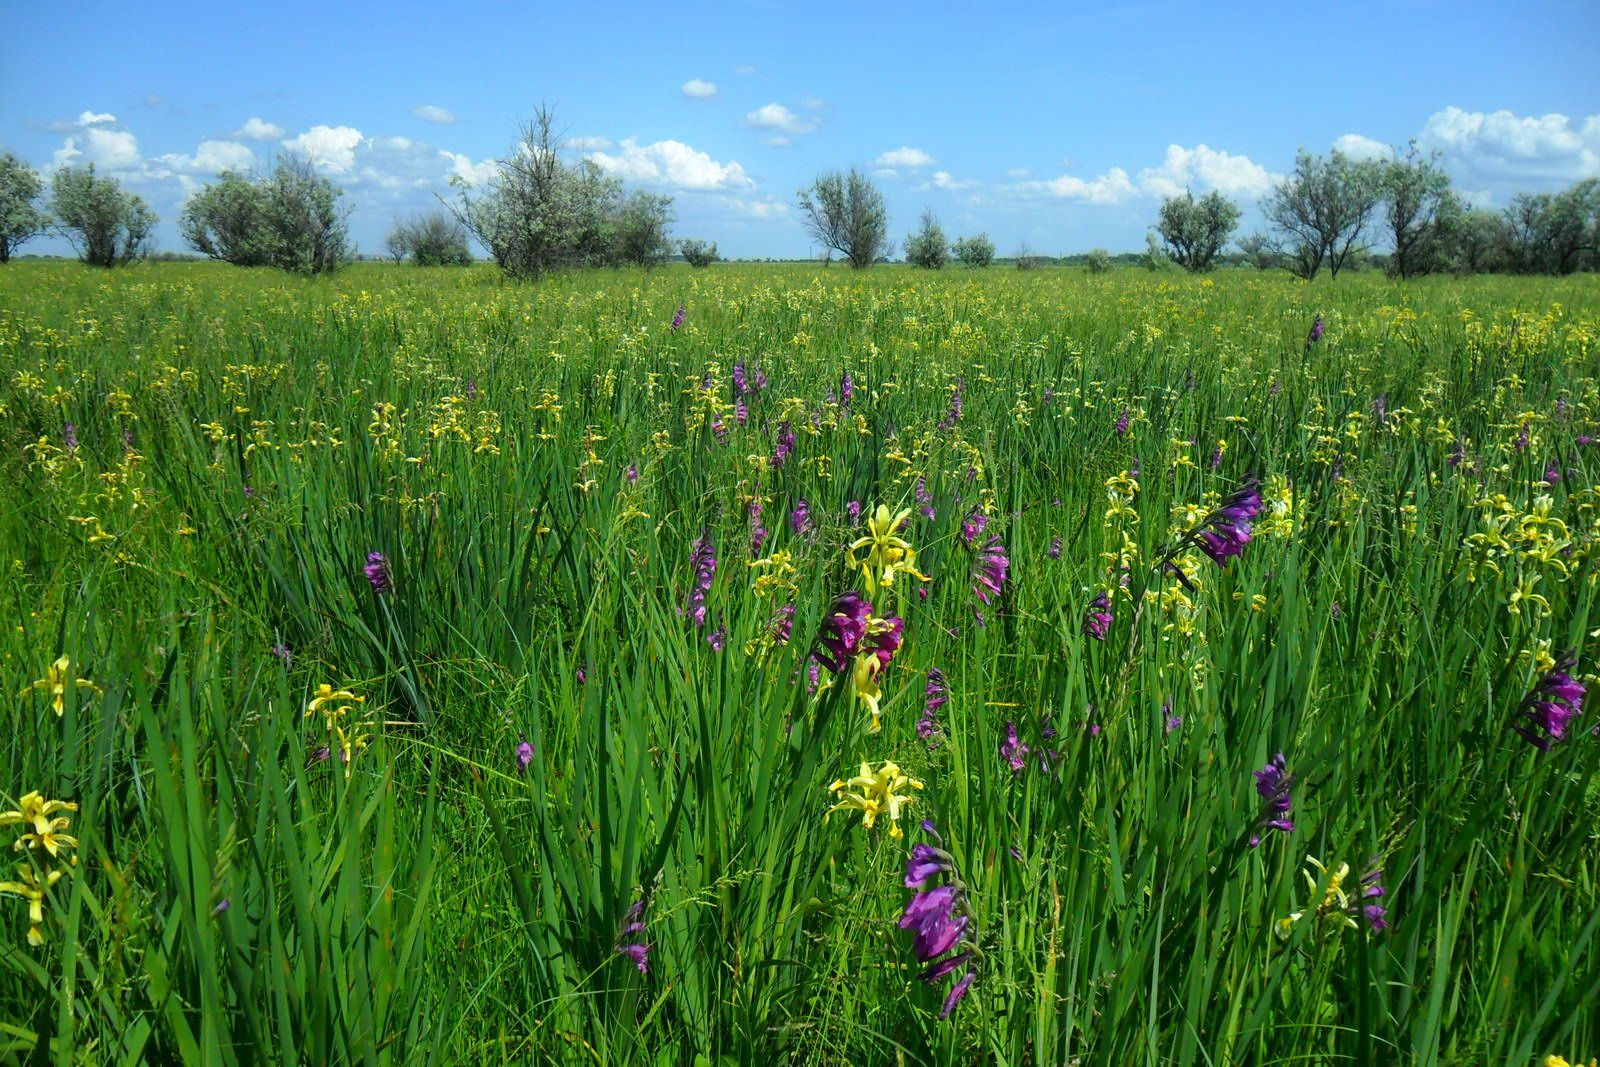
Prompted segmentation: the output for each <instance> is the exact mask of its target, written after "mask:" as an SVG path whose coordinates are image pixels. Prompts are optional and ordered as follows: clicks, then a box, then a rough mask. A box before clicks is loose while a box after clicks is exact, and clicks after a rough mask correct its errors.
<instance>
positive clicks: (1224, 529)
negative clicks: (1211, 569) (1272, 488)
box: [1188, 477, 1261, 567]
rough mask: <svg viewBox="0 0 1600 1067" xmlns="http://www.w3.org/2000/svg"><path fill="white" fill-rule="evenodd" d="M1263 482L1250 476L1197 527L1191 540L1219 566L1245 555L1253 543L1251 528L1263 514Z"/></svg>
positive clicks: (1190, 536) (1190, 535) (1192, 533)
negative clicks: (1246, 549) (1260, 487)
mask: <svg viewBox="0 0 1600 1067" xmlns="http://www.w3.org/2000/svg"><path fill="white" fill-rule="evenodd" d="M1259 485H1260V483H1259V482H1258V481H1257V480H1256V479H1255V478H1254V477H1250V478H1247V479H1246V480H1245V483H1244V484H1243V485H1241V486H1240V487H1239V488H1238V489H1236V490H1234V491H1233V493H1232V494H1231V495H1230V496H1229V497H1228V499H1226V500H1224V501H1223V502H1222V506H1221V507H1219V508H1217V509H1216V510H1215V511H1213V512H1212V513H1211V514H1209V515H1207V516H1206V517H1205V518H1204V519H1202V520H1200V525H1198V526H1196V527H1195V528H1194V530H1193V532H1191V533H1190V534H1189V538H1188V540H1189V541H1190V542H1191V543H1193V545H1194V546H1195V547H1196V548H1198V549H1199V550H1200V551H1202V552H1204V553H1205V554H1206V555H1207V556H1210V557H1211V560H1212V562H1214V563H1216V564H1217V566H1219V567H1220V566H1224V565H1225V564H1226V562H1227V560H1228V559H1229V558H1230V557H1233V556H1238V555H1242V554H1243V553H1244V546H1245V545H1247V544H1249V543H1250V527H1251V524H1252V523H1254V522H1255V519H1256V516H1257V515H1259V514H1260V513H1261V492H1260V489H1259Z"/></svg>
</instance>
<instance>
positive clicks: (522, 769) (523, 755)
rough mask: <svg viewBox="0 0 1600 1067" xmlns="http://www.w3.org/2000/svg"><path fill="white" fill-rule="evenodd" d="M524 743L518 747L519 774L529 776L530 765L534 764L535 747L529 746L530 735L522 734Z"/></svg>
mask: <svg viewBox="0 0 1600 1067" xmlns="http://www.w3.org/2000/svg"><path fill="white" fill-rule="evenodd" d="M521 737H522V741H521V743H520V744H518V745H517V773H518V774H527V773H528V764H530V763H532V762H533V746H532V745H530V744H528V735H527V734H522V735H521Z"/></svg>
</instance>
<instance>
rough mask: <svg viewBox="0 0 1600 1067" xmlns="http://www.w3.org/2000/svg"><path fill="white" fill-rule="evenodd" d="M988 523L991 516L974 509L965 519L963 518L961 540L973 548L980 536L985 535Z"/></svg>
mask: <svg viewBox="0 0 1600 1067" xmlns="http://www.w3.org/2000/svg"><path fill="white" fill-rule="evenodd" d="M987 525H989V516H987V515H985V514H984V513H983V512H981V511H977V510H974V511H973V512H972V513H971V514H970V515H968V516H967V517H966V518H965V519H962V520H961V540H963V541H965V542H966V543H967V547H968V548H971V547H972V545H973V544H974V543H975V542H976V541H977V540H978V538H980V537H982V536H983V528H984V527H985V526H987Z"/></svg>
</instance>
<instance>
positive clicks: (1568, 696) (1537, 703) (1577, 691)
mask: <svg viewBox="0 0 1600 1067" xmlns="http://www.w3.org/2000/svg"><path fill="white" fill-rule="evenodd" d="M1576 664H1577V659H1576V658H1575V657H1574V656H1572V655H1571V654H1570V653H1569V654H1568V655H1567V656H1566V657H1565V658H1563V659H1562V660H1561V661H1560V662H1559V663H1557V664H1556V665H1555V666H1554V667H1553V668H1551V669H1550V670H1548V671H1546V672H1545V673H1544V674H1543V675H1542V676H1541V677H1540V678H1539V681H1538V683H1537V684H1535V685H1534V687H1533V690H1532V692H1530V693H1529V694H1528V695H1527V696H1525V697H1523V698H1522V703H1520V704H1518V705H1517V710H1516V713H1515V715H1514V717H1513V721H1512V723H1511V729H1513V730H1515V731H1516V732H1517V735H1518V736H1519V737H1521V738H1522V739H1523V740H1524V741H1526V742H1528V743H1529V744H1530V745H1532V746H1533V747H1535V748H1537V749H1539V750H1540V751H1541V752H1549V751H1550V749H1551V748H1553V747H1554V746H1555V744H1556V743H1557V742H1558V741H1560V740H1562V739H1563V738H1565V737H1566V735H1567V726H1568V725H1569V724H1570V723H1571V722H1572V720H1573V719H1575V718H1577V717H1578V716H1579V715H1582V714H1583V698H1584V696H1585V695H1586V691H1585V689H1584V687H1583V685H1582V683H1580V682H1578V681H1577V680H1576V679H1574V678H1573V677H1572V675H1571V674H1569V673H1568V672H1569V671H1571V670H1572V668H1573V667H1574V666H1575V665H1576ZM1517 719H1521V720H1523V722H1518V721H1516V720H1517ZM1524 722H1525V723H1527V724H1528V725H1524ZM1539 731H1543V732H1544V736H1542V737H1541V736H1540V735H1539Z"/></svg>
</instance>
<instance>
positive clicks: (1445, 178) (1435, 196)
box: [1378, 141, 1462, 278]
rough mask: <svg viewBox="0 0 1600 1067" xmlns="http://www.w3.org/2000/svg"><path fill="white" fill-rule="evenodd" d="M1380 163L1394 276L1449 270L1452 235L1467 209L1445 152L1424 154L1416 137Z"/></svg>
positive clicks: (1411, 275) (1390, 272) (1411, 276)
mask: <svg viewBox="0 0 1600 1067" xmlns="http://www.w3.org/2000/svg"><path fill="white" fill-rule="evenodd" d="M1378 167H1379V170H1378V175H1379V178H1378V180H1379V182H1380V184H1381V187H1382V192H1383V205H1384V221H1385V223H1386V225H1387V230H1388V238H1389V245H1390V251H1389V265H1388V269H1389V274H1390V275H1391V276H1392V277H1396V278H1413V277H1415V276H1417V275H1419V274H1432V273H1435V272H1437V271H1441V270H1444V269H1446V268H1447V267H1448V265H1449V262H1450V253H1449V247H1448V238H1449V234H1450V232H1451V230H1452V229H1453V227H1454V220H1455V219H1456V218H1457V217H1458V216H1459V215H1460V214H1461V212H1462V207H1461V203H1460V201H1459V200H1457V199H1456V197H1455V194H1454V193H1452V192H1451V190H1450V176H1449V175H1448V174H1446V173H1445V172H1444V166H1443V164H1442V162H1441V156H1440V155H1439V153H1437V152H1435V153H1433V154H1432V155H1426V156H1425V155H1423V154H1422V153H1421V152H1420V151H1419V150H1418V148H1417V142H1416V141H1412V142H1411V146H1410V148H1409V149H1408V151H1407V153H1406V154H1405V155H1404V156H1397V157H1395V158H1394V159H1392V160H1389V161H1387V162H1384V163H1379V164H1378Z"/></svg>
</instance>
